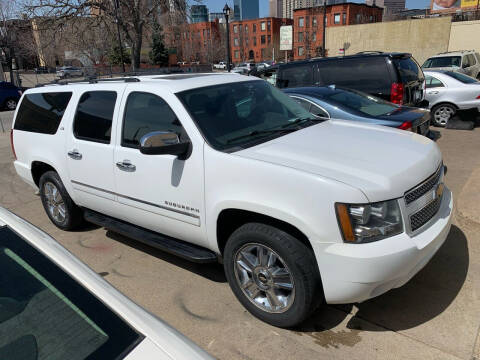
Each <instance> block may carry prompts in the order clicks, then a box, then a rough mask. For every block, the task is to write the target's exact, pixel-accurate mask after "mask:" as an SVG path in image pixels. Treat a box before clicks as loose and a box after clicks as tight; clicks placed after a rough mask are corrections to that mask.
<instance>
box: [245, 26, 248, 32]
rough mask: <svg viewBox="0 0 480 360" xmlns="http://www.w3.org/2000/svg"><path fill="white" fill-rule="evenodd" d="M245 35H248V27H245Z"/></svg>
mask: <svg viewBox="0 0 480 360" xmlns="http://www.w3.org/2000/svg"><path fill="white" fill-rule="evenodd" d="M245 33H246V34H248V25H245Z"/></svg>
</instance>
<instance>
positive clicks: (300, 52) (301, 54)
mask: <svg viewBox="0 0 480 360" xmlns="http://www.w3.org/2000/svg"><path fill="white" fill-rule="evenodd" d="M303 54H305V49H304V47H303V46H299V47H298V56H303Z"/></svg>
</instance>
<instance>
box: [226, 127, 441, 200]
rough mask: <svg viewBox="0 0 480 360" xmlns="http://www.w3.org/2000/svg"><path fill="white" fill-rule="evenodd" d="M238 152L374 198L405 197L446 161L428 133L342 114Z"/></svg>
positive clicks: (240, 154) (371, 198)
mask: <svg viewBox="0 0 480 360" xmlns="http://www.w3.org/2000/svg"><path fill="white" fill-rule="evenodd" d="M235 154H236V155H237V156H242V157H245V158H251V159H256V160H260V161H266V162H270V163H272V164H276V165H281V166H287V167H290V168H294V169H297V170H301V171H304V172H308V173H311V174H315V175H319V176H322V177H325V178H329V179H333V180H336V181H340V182H343V183H346V184H348V185H350V186H353V187H356V188H358V189H360V190H361V191H362V192H363V193H364V194H365V195H366V196H367V198H368V199H369V201H371V202H376V201H383V200H388V199H393V198H399V197H402V196H403V195H404V193H405V192H406V191H407V190H409V189H411V188H413V187H414V186H415V185H417V184H419V183H420V182H422V181H423V180H425V179H426V178H427V177H429V176H430V175H432V174H433V173H434V172H435V171H436V170H437V168H438V167H439V165H440V164H441V162H442V154H441V153H440V150H439V148H438V146H437V145H436V144H435V143H434V142H433V141H431V140H429V139H427V138H426V137H424V136H421V135H417V134H413V133H411V132H407V131H402V130H396V129H390V128H387V127H382V126H375V125H363V124H360V123H358V122H353V121H344V120H331V121H326V122H323V123H321V124H318V125H314V126H310V127H308V128H305V129H302V130H300V131H296V132H294V133H291V134H288V135H285V136H282V137H279V138H277V139H274V140H272V141H269V142H266V143H263V144H261V145H257V146H254V147H251V148H248V149H245V150H242V151H239V152H237V153H235ZM299 186H301V184H299Z"/></svg>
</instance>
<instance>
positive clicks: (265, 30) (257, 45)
mask: <svg viewBox="0 0 480 360" xmlns="http://www.w3.org/2000/svg"><path fill="white" fill-rule="evenodd" d="M282 25H293V21H292V20H291V19H279V18H274V17H266V18H260V19H252V20H243V21H234V22H232V23H230V47H231V56H232V61H233V62H234V63H240V62H244V61H254V62H261V61H264V60H272V59H273V58H274V57H275V60H276V59H280V58H281V55H280V50H279V49H280V26H282ZM282 53H283V52H282Z"/></svg>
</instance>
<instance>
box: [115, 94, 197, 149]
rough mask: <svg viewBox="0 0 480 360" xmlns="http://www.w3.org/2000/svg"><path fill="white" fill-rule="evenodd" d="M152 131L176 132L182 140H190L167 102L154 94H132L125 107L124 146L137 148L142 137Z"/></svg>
mask: <svg viewBox="0 0 480 360" xmlns="http://www.w3.org/2000/svg"><path fill="white" fill-rule="evenodd" d="M152 131H168V132H174V133H176V134H177V135H178V136H179V138H180V140H186V139H187V138H188V137H187V133H186V132H185V130H184V129H183V127H182V124H180V121H178V118H177V116H176V115H175V113H174V112H173V111H172V109H171V108H170V106H168V104H167V103H166V102H165V100H163V99H162V98H160V97H158V96H157V95H154V94H149V93H143V92H132V93H131V94H130V95H129V96H128V99H127V105H126V107H125V115H124V120H123V131H122V146H125V147H135V148H136V147H138V146H139V145H140V139H141V138H142V136H144V135H145V134H148V133H150V132H152Z"/></svg>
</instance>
